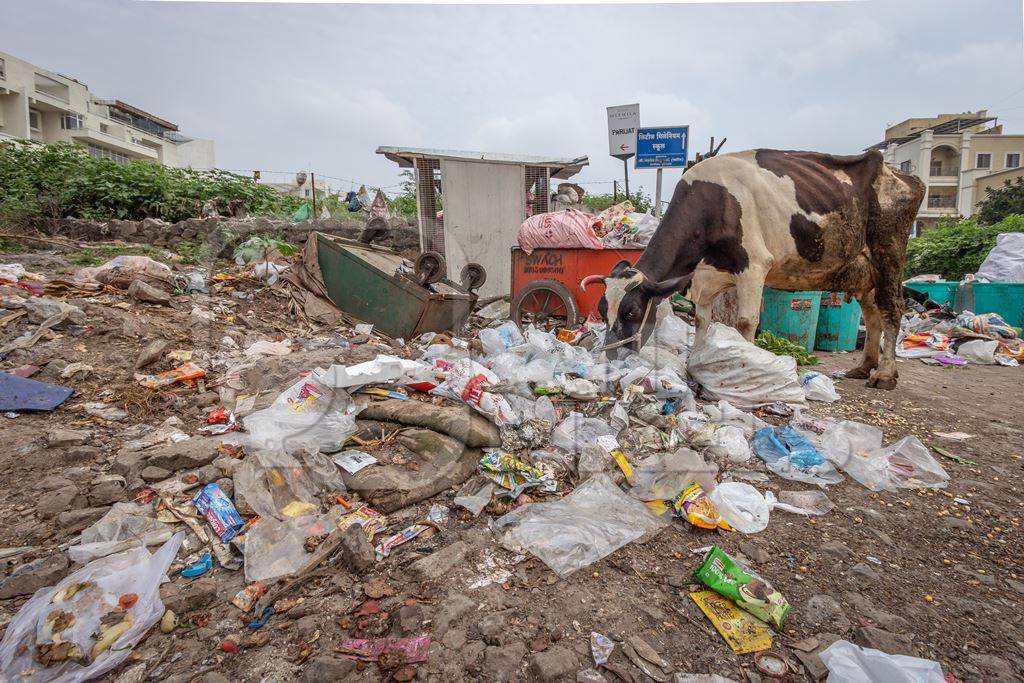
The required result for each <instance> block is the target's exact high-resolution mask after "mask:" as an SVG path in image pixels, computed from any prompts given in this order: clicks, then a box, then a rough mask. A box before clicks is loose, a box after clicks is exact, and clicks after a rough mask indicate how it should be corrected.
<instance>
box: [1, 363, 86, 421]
mask: <svg viewBox="0 0 1024 683" xmlns="http://www.w3.org/2000/svg"><path fill="white" fill-rule="evenodd" d="M73 393H75V390H74V389H71V388H69V387H60V386H57V385H56V384H47V383H46V382H37V381H36V380H34V379H28V378H27V377H18V376H17V375H12V374H10V373H7V372H0V412H4V413H6V412H7V411H15V412H17V411H22V410H37V411H38V410H42V411H48V410H53V409H54V408H56V407H57V406H59V405H60V404H61V403H64V401H66V400H68V397H69V396H71V394H73Z"/></svg>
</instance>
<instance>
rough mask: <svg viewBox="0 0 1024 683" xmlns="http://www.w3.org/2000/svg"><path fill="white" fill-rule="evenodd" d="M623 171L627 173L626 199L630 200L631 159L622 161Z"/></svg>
mask: <svg viewBox="0 0 1024 683" xmlns="http://www.w3.org/2000/svg"><path fill="white" fill-rule="evenodd" d="M622 170H623V171H624V172H625V173H626V199H629V159H623V160H622Z"/></svg>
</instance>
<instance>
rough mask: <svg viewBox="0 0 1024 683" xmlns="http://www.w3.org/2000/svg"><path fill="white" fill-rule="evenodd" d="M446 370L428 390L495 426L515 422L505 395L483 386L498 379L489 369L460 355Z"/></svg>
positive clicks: (495, 382) (513, 423)
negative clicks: (471, 409) (437, 382)
mask: <svg viewBox="0 0 1024 683" xmlns="http://www.w3.org/2000/svg"><path fill="white" fill-rule="evenodd" d="M446 371H447V373H448V376H447V378H446V379H445V381H444V382H442V383H441V384H439V385H437V387H435V388H434V389H431V391H430V393H432V394H437V395H439V396H446V397H448V398H451V399H453V400H456V401H462V402H464V403H466V404H467V405H469V406H470V407H472V408H473V410H475V411H477V412H478V413H480V414H481V415H483V416H485V417H487V418H488V419H490V420H491V422H493V423H494V424H496V425H498V426H499V427H500V426H502V425H506V424H512V425H515V424H519V417H518V416H517V415H516V413H515V411H514V410H512V406H511V405H509V402H508V401H507V400H505V397H504V396H502V395H501V394H493V393H491V392H489V391H487V387H489V386H492V385H494V384H497V383H498V381H499V380H498V376H497V375H495V374H494V373H493V372H491V371H490V370H488V369H487V368H485V367H484V366H482V365H480V364H479V363H477V362H476V361H474V360H472V359H470V358H460V359H459V360H457V361H455V362H454V363H451V364H449V365H448V366H447V368H446ZM346 438H347V437H346Z"/></svg>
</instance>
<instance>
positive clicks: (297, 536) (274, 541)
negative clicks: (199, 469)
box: [245, 514, 337, 582]
mask: <svg viewBox="0 0 1024 683" xmlns="http://www.w3.org/2000/svg"><path fill="white" fill-rule="evenodd" d="M336 528H337V524H336V523H335V521H334V517H333V516H332V515H331V514H326V515H322V516H315V515H308V516H305V517H296V518H294V519H287V520H280V519H274V518H273V517H263V518H261V519H260V520H258V521H257V522H256V523H255V524H253V525H252V528H250V529H249V531H248V532H247V533H246V534H245V580H246V581H248V582H252V581H267V580H269V579H276V578H278V577H280V576H289V575H291V574H294V573H295V572H297V571H298V570H299V569H301V568H302V565H304V564H305V563H306V562H308V561H309V558H310V555H309V553H307V552H306V549H305V542H306V538H308V537H310V536H325V535H327V534H329V533H331V531H333V530H334V529H336Z"/></svg>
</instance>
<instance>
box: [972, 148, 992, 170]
mask: <svg viewBox="0 0 1024 683" xmlns="http://www.w3.org/2000/svg"><path fill="white" fill-rule="evenodd" d="M974 167H975V168H992V155H991V154H989V153H988V152H978V160H977V163H975V164H974Z"/></svg>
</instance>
